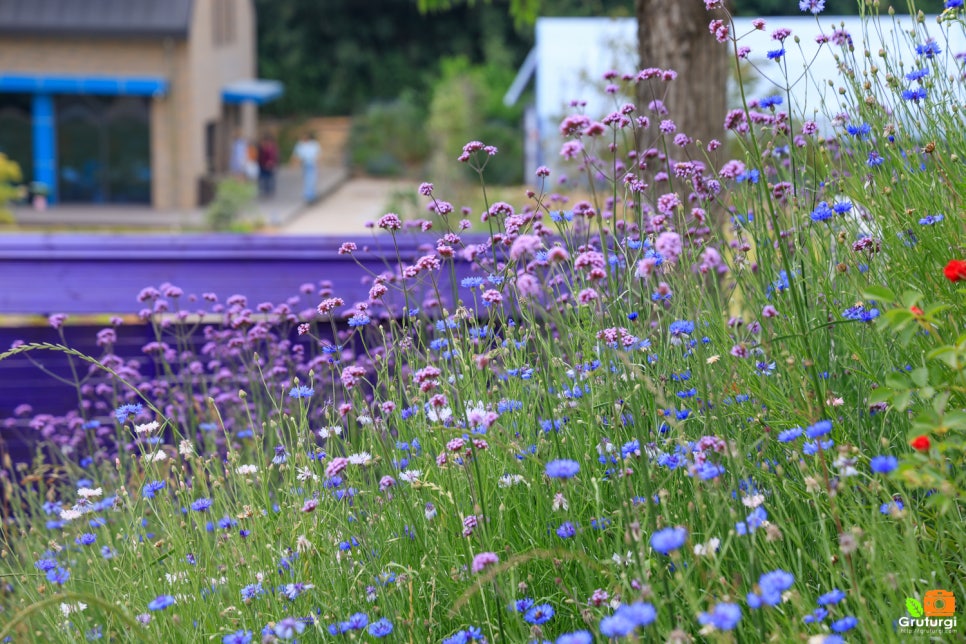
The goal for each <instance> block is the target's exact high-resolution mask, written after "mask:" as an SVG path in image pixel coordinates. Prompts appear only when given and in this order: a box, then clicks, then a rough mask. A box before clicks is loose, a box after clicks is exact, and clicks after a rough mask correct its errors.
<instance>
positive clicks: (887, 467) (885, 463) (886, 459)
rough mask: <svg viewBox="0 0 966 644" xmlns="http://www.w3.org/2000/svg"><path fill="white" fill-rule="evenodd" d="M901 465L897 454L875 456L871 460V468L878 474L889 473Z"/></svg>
mask: <svg viewBox="0 0 966 644" xmlns="http://www.w3.org/2000/svg"><path fill="white" fill-rule="evenodd" d="M897 467H899V461H898V459H896V457H895V456H874V457H873V458H872V460H871V461H869V469H871V470H872V471H873V472H874V473H876V474H889V473H890V472H892V471H893V470H894V469H896V468H897Z"/></svg>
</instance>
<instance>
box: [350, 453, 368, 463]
mask: <svg viewBox="0 0 966 644" xmlns="http://www.w3.org/2000/svg"><path fill="white" fill-rule="evenodd" d="M348 459H349V462H350V463H352V464H353V465H368V464H369V463H371V462H372V454H370V453H369V452H359V453H358V454H350V455H349V456H348Z"/></svg>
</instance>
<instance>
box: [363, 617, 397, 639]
mask: <svg viewBox="0 0 966 644" xmlns="http://www.w3.org/2000/svg"><path fill="white" fill-rule="evenodd" d="M368 630H369V634H370V635H372V636H373V637H385V636H386V635H389V633H392V622H390V621H389V620H388V619H386V618H385V617H383V618H382V619H380V620H377V621H375V622H373V623H371V624H369V628H368Z"/></svg>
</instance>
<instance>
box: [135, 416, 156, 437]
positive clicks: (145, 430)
mask: <svg viewBox="0 0 966 644" xmlns="http://www.w3.org/2000/svg"><path fill="white" fill-rule="evenodd" d="M159 427H161V424H160V423H159V422H158V421H156V420H152V421H151V422H150V423H144V424H143V425H135V426H134V432H135V433H136V434H138V435H143V434H150V433H152V432H155V431H157V430H158V428H159Z"/></svg>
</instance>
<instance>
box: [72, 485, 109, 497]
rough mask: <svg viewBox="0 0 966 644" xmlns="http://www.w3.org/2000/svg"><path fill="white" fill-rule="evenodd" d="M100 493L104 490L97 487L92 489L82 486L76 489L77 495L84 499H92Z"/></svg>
mask: <svg viewBox="0 0 966 644" xmlns="http://www.w3.org/2000/svg"><path fill="white" fill-rule="evenodd" d="M102 494H104V490H103V489H101V488H99V487H98V488H94V489H91V488H89V487H82V488H80V489H79V490H77V496H79V497H82V498H85V499H92V498H94V497H97V496H100V495H102Z"/></svg>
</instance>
